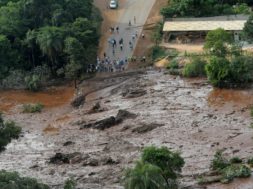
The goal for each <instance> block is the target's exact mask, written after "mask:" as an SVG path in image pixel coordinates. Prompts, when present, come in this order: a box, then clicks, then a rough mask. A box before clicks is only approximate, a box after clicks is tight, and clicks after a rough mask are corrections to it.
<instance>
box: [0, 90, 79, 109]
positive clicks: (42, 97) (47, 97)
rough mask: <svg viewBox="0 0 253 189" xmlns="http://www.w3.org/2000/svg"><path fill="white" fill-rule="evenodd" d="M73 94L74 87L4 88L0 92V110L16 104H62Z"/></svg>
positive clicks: (51, 106)
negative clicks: (44, 88) (33, 89)
mask: <svg viewBox="0 0 253 189" xmlns="http://www.w3.org/2000/svg"><path fill="white" fill-rule="evenodd" d="M73 95H74V87H52V88H49V89H47V90H44V91H40V92H31V91H27V90H6V91H1V92H0V111H3V112H6V111H9V110H10V109H11V108H13V107H14V106H16V105H18V104H26V103H41V104H43V105H44V106H45V107H46V108H53V107H58V106H61V105H64V104H66V103H68V102H69V101H70V99H71V98H72V97H73Z"/></svg>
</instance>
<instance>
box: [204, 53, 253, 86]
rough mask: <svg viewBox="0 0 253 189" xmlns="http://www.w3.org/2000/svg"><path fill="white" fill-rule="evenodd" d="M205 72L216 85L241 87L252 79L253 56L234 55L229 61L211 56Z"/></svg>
mask: <svg viewBox="0 0 253 189" xmlns="http://www.w3.org/2000/svg"><path fill="white" fill-rule="evenodd" d="M206 72H207V76H208V79H209V81H210V82H211V83H212V84H213V85H214V86H216V87H238V86H240V87H241V86H244V85H247V84H248V83H250V82H252V81H253V58H252V57H249V56H235V57H233V58H232V59H231V62H229V61H228V60H227V59H226V58H223V57H212V58H211V59H210V63H209V64H207V65H206Z"/></svg>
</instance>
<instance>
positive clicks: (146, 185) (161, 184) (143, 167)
mask: <svg viewBox="0 0 253 189" xmlns="http://www.w3.org/2000/svg"><path fill="white" fill-rule="evenodd" d="M123 182H124V187H125V189H133V188H141V189H150V188H152V189H167V188H168V187H167V182H166V180H165V179H164V177H163V176H162V169H161V168H160V167H158V166H156V165H152V164H150V163H145V162H143V161H137V162H136V165H135V167H134V168H132V169H127V170H126V171H125V174H124V178H123Z"/></svg>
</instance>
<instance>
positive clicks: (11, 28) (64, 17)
mask: <svg viewBox="0 0 253 189" xmlns="http://www.w3.org/2000/svg"><path fill="white" fill-rule="evenodd" d="M92 2H93V1H92V0H85V1H84V0H73V1H69V0H50V1H49V0H1V1H0V56H1V58H0V80H1V79H4V78H6V77H7V76H8V75H10V73H15V72H14V70H20V72H21V73H23V75H24V77H26V79H25V78H24V79H25V80H26V81H25V82H26V83H27V87H28V88H29V89H36V88H38V86H37V84H38V83H39V81H40V80H41V79H45V77H54V78H56V77H70V78H76V77H79V76H80V74H82V73H84V72H86V70H87V66H88V64H90V63H93V62H95V59H96V51H97V44H98V37H99V32H98V31H99V25H100V23H99V22H100V20H101V17H100V16H99V14H98V11H97V10H95V9H94V7H93V5H92ZM28 73H29V74H28ZM14 75H17V74H14ZM34 83H35V84H34Z"/></svg>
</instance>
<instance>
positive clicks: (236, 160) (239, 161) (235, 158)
mask: <svg viewBox="0 0 253 189" xmlns="http://www.w3.org/2000/svg"><path fill="white" fill-rule="evenodd" d="M229 162H230V163H232V164H234V163H242V159H241V158H239V157H233V158H231V159H230V160H229Z"/></svg>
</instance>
